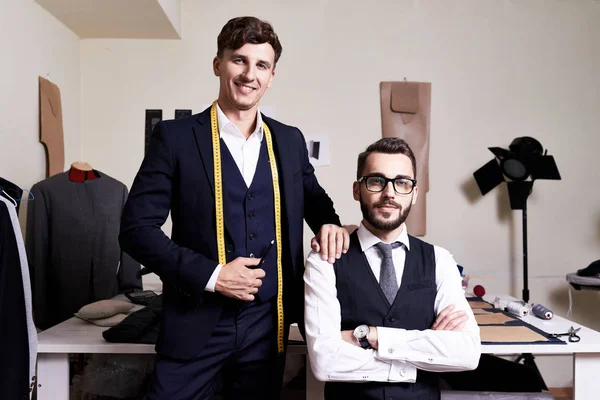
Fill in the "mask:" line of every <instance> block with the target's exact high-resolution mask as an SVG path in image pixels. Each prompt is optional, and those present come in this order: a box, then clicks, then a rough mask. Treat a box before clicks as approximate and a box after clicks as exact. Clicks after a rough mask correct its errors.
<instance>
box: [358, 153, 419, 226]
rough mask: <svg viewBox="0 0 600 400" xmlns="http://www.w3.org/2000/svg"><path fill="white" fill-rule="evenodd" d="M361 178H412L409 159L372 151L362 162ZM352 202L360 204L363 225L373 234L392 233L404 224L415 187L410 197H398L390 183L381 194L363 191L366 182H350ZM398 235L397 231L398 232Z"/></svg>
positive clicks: (404, 195) (399, 155) (365, 188)
mask: <svg viewBox="0 0 600 400" xmlns="http://www.w3.org/2000/svg"><path fill="white" fill-rule="evenodd" d="M362 176H381V177H385V178H391V179H393V178H411V179H412V178H414V170H413V166H412V162H411V160H410V158H408V157H407V156H405V155H404V154H385V153H378V152H373V153H371V154H369V155H368V157H367V159H366V160H365V164H364V168H363V170H362ZM353 193H354V200H356V201H358V202H360V208H361V211H362V213H363V218H364V219H363V223H364V225H365V226H366V227H367V229H369V230H370V231H371V232H373V233H374V234H377V233H378V232H379V233H388V232H391V231H395V230H397V229H399V228H400V226H401V225H402V224H403V223H404V221H406V217H408V213H409V212H410V208H411V206H412V205H413V204H415V203H416V201H417V196H418V187H416V186H415V187H414V189H413V191H412V192H411V193H410V194H398V193H397V192H396V191H395V190H394V186H393V184H392V183H391V182H388V183H387V185H386V186H385V187H384V188H383V191H381V192H372V191H369V190H368V189H367V185H366V181H362V182H354V186H353ZM398 233H399V232H398Z"/></svg>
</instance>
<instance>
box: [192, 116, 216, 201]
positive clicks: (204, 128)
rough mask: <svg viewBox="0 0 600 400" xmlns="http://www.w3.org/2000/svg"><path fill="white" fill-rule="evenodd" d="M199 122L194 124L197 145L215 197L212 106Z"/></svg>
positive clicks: (198, 119)
mask: <svg viewBox="0 0 600 400" xmlns="http://www.w3.org/2000/svg"><path fill="white" fill-rule="evenodd" d="M197 121H198V124H197V125H196V126H194V128H193V129H194V136H195V137H196V145H197V146H198V151H199V152H200V159H201V160H202V164H203V165H204V171H205V172H206V178H207V180H208V182H209V184H210V190H211V191H212V194H213V198H214V195H215V168H214V165H213V145H212V132H211V127H210V107H209V108H208V109H207V110H205V111H204V112H202V113H201V114H200V115H198V118H197Z"/></svg>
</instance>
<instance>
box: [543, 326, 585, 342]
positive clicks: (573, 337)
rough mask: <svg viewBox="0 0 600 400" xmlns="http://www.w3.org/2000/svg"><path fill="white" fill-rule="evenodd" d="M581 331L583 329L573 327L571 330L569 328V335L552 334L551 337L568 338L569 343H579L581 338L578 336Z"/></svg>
mask: <svg viewBox="0 0 600 400" xmlns="http://www.w3.org/2000/svg"><path fill="white" fill-rule="evenodd" d="M580 329H581V327H579V328H577V329H575V328H573V327H572V326H571V328H569V331H568V332H567V333H551V334H550V337H553V338H560V337H561V336H568V337H569V342H573V343H577V342H579V341H580V340H581V338H580V337H579V335H578V334H577V332H579V330H580Z"/></svg>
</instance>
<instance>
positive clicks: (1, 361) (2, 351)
mask: <svg viewBox="0 0 600 400" xmlns="http://www.w3.org/2000/svg"><path fill="white" fill-rule="evenodd" d="M36 360H37V332H36V329H35V326H34V324H33V318H32V304H31V286H30V280H29V267H28V264H27V255H26V252H25V246H24V243H23V235H22V233H21V227H20V226H19V220H18V217H17V212H16V209H15V206H14V204H13V203H12V202H11V201H10V200H7V199H6V198H5V197H3V196H1V195H0V393H2V395H1V397H2V398H6V399H17V400H21V399H28V398H30V397H31V391H32V390H33V387H34V386H35V365H36Z"/></svg>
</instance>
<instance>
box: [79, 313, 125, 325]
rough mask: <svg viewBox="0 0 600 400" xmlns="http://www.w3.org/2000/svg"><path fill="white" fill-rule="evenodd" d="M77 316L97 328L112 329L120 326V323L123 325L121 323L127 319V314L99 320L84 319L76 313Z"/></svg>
mask: <svg viewBox="0 0 600 400" xmlns="http://www.w3.org/2000/svg"><path fill="white" fill-rule="evenodd" d="M75 316H76V317H77V318H79V319H82V320H84V321H86V322H89V323H91V324H94V325H97V326H104V327H111V326H115V325H118V324H119V323H121V321H123V320H124V319H125V318H127V314H115V315H112V316H110V317H108V318H97V319H89V318H84V317H82V316H81V315H79V313H75Z"/></svg>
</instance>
